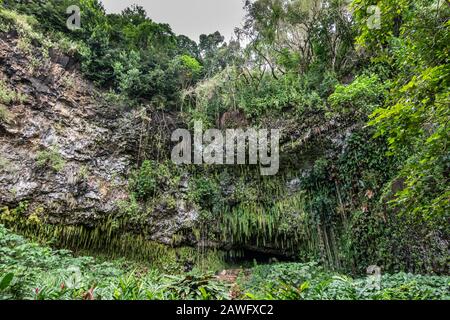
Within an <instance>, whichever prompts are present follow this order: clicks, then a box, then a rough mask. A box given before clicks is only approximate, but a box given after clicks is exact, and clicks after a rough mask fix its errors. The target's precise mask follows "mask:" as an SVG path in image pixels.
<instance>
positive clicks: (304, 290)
mask: <svg viewBox="0 0 450 320" xmlns="http://www.w3.org/2000/svg"><path fill="white" fill-rule="evenodd" d="M0 253H1V256H0V270H2V276H1V277H0V299H37V300H52V299H59V300H68V299H84V300H92V299H96V300H99V299H108V300H112V299H114V300H138V299H139V300H141V299H152V300H153V299H154V300H160V299H173V300H177V299H189V300H195V299H202V300H210V299H230V298H234V299H308V300H314V299H377V300H383V299H414V300H418V299H448V298H449V290H448V287H449V285H450V278H449V277H437V276H413V275H411V274H406V273H399V274H395V275H383V276H382V278H381V280H380V282H379V287H377V284H376V283H377V282H376V281H375V280H373V279H372V280H371V279H370V278H369V279H355V280H353V279H351V278H350V277H346V276H342V275H338V274H333V273H330V272H327V271H325V270H323V269H322V268H320V267H319V266H317V265H316V264H314V263H310V264H300V263H290V264H275V265H271V266H255V267H254V268H253V269H252V274H251V276H248V275H245V274H244V272H242V274H241V275H240V276H239V279H238V280H237V282H236V283H235V284H234V285H231V284H230V283H227V282H224V281H220V280H219V279H218V278H216V277H215V276H214V274H208V273H206V274H205V272H201V270H198V269H194V270H193V271H191V272H189V273H184V274H181V272H180V270H179V269H178V273H177V271H175V270H177V269H173V270H172V272H171V274H170V275H169V274H166V273H164V270H163V271H162V270H160V269H154V268H151V269H149V268H148V266H146V265H141V264H133V263H130V262H126V261H124V260H118V261H114V262H101V261H98V260H96V259H94V258H92V257H84V256H79V257H74V256H73V255H72V254H71V252H70V251H67V250H58V251H54V250H52V249H50V248H48V247H42V246H39V245H37V244H35V243H31V242H28V241H25V240H24V239H23V238H22V237H20V236H17V235H14V234H13V233H11V232H9V231H8V230H7V229H5V228H4V227H3V226H2V225H0ZM165 272H167V270H166V271H165Z"/></svg>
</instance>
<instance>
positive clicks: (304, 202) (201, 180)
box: [0, 0, 450, 299]
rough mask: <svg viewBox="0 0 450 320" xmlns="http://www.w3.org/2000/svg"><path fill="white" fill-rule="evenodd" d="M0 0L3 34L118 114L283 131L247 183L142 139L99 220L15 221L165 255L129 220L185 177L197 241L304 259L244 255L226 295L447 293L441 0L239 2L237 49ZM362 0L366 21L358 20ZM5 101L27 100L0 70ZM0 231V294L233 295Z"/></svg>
mask: <svg viewBox="0 0 450 320" xmlns="http://www.w3.org/2000/svg"><path fill="white" fill-rule="evenodd" d="M0 3H2V8H1V9H0V31H1V32H8V31H11V30H17V31H18V33H19V36H20V39H21V42H20V43H21V49H22V50H29V51H30V48H31V46H33V45H35V43H39V46H38V47H39V48H40V50H41V51H42V55H43V56H44V57H45V56H46V55H48V52H46V50H47V51H48V48H49V47H56V48H57V49H58V50H60V51H62V52H64V53H65V54H67V55H69V56H71V57H72V58H73V59H75V60H76V61H77V62H78V63H80V69H81V72H82V73H83V74H84V76H85V77H86V78H87V79H89V80H91V81H93V82H94V83H95V84H96V85H97V87H98V88H99V89H100V90H102V91H103V92H105V93H106V94H105V96H106V97H108V98H111V101H113V103H114V104H119V105H121V106H123V110H124V112H125V111H126V110H128V109H129V108H142V109H143V110H145V112H147V113H149V114H150V113H152V112H176V113H177V114H178V115H179V117H180V119H181V121H182V122H183V125H184V126H185V127H188V128H191V127H192V124H193V121H194V120H202V121H203V122H204V125H205V127H206V126H210V127H220V128H221V129H226V128H233V127H239V126H243V127H246V126H255V127H280V128H281V129H282V134H283V136H282V146H281V168H280V173H279V174H278V175H276V176H273V177H260V176H259V174H258V173H257V172H258V170H257V169H258V168H255V167H252V166H247V167H245V166H235V167H222V166H216V167H211V166H183V167H176V166H175V165H173V164H172V163H171V162H170V161H169V158H168V155H169V154H170V152H168V151H165V152H161V153H158V156H153V155H146V156H145V157H142V156H141V154H140V150H139V151H136V153H139V154H138V156H137V157H136V158H137V160H138V161H137V162H138V165H137V167H136V168H135V170H134V172H133V173H132V174H131V176H130V177H129V190H128V193H129V198H128V200H126V201H124V202H123V203H121V204H120V206H119V207H120V208H121V212H118V213H117V215H115V216H112V217H109V218H108V220H107V221H104V223H103V225H101V226H99V227H98V229H96V230H100V231H95V230H94V231H92V230H91V231H90V232H85V231H84V229H82V228H77V227H73V226H72V227H64V226H57V227H55V226H48V225H46V224H45V214H44V212H43V210H42V211H40V212H27V209H26V208H24V204H23V203H21V204H17V206H16V207H11V208H7V207H5V208H3V209H1V210H0V214H1V216H0V221H1V222H2V223H4V224H5V225H7V226H8V227H11V228H12V229H14V231H16V232H20V233H23V234H26V235H27V236H28V237H30V238H33V239H35V240H40V241H41V242H45V240H49V239H53V240H55V238H57V245H58V246H60V247H67V248H71V249H75V250H78V249H83V250H85V249H86V250H95V251H102V250H100V249H101V248H103V247H106V246H108V245H111V247H113V248H112V249H111V250H107V249H106V248H105V250H103V251H104V252H106V253H108V254H110V256H111V255H113V256H116V255H117V253H118V252H119V254H118V255H119V256H120V251H127V252H133V259H134V260H142V259H138V258H139V256H140V257H141V258H142V257H143V256H144V257H145V258H144V260H145V259H153V260H156V258H155V257H156V256H159V253H160V252H161V251H164V250H163V249H161V247H159V245H157V244H148V243H147V241H146V240H145V234H146V228H145V227H144V226H142V224H143V223H144V221H146V220H147V218H148V216H150V215H152V213H153V211H154V209H155V208H156V207H164V208H165V209H166V210H173V209H175V206H176V200H177V192H178V189H179V185H180V181H182V180H183V179H187V180H188V181H189V182H188V185H189V187H188V191H187V201H188V202H189V205H190V206H191V207H193V208H195V209H196V210H197V211H198V212H199V213H200V221H199V223H198V225H196V226H194V227H193V228H192V230H191V231H192V233H193V234H194V235H195V238H197V240H208V241H214V242H216V241H217V242H221V241H222V242H227V244H231V245H232V246H233V247H234V248H240V247H245V246H251V247H255V246H256V247H262V248H271V249H276V250H279V251H281V252H283V253H284V254H286V255H288V256H289V257H290V258H293V259H295V260H296V261H299V262H301V263H292V264H276V265H273V266H255V267H254V268H252V270H251V275H250V276H248V275H247V276H243V278H244V279H239V281H241V280H242V283H240V282H239V281H238V283H237V285H238V286H239V290H237V289H236V288H234V289H233V290H232V291H233V297H235V298H247V299H250V298H268V299H334V298H338V299H448V298H449V296H448V290H449V287H448V286H449V279H448V277H447V276H446V275H448V272H449V270H448V242H449V240H450V239H449V232H450V229H449V218H450V216H449V213H450V203H449V201H450V184H449V181H448V180H449V176H450V153H449V149H448V141H449V135H450V130H449V119H450V114H449V112H450V111H449V110H450V108H449V107H450V96H449V94H450V93H449V92H450V63H449V59H450V51H449V44H450V30H449V29H450V19H449V18H450V5H449V2H448V1H444V0H414V1H412V0H402V1H391V0H380V1H377V2H375V1H370V0H354V1H352V3H351V4H348V3H347V2H346V1H340V0H323V1H319V0H317V1H313V0H312V1H300V0H296V1H282V0H256V1H247V2H246V3H245V9H246V12H247V15H246V18H245V22H244V24H243V27H242V28H239V29H237V30H236V34H237V36H238V38H239V39H240V40H245V43H248V44H247V45H246V47H244V48H243V47H241V46H240V44H239V41H230V42H229V43H226V42H225V41H224V37H223V36H221V35H220V34H219V33H218V32H216V33H214V34H210V35H202V36H201V37H200V41H199V43H196V42H194V41H192V40H191V39H189V38H187V37H185V36H183V35H176V34H174V32H172V30H171V29H170V26H168V25H165V24H159V23H156V22H154V21H152V20H150V19H149V18H148V17H147V16H146V13H145V11H144V10H143V9H142V8H141V7H138V6H134V7H131V8H128V9H126V10H124V11H123V12H122V13H121V14H106V13H105V11H104V9H103V7H102V6H101V4H100V3H99V2H98V1H97V0H70V1H69V0H61V1H25V0H24V1H18V0H3V1H0ZM73 4H76V5H78V6H79V7H80V8H81V10H82V21H81V23H82V27H81V29H79V30H75V31H72V30H69V29H67V27H66V19H67V16H66V15H64V14H63V13H65V10H66V8H67V7H68V6H69V5H73ZM320 4H321V5H320ZM375 4H376V5H377V6H378V7H379V8H380V10H381V24H380V28H373V27H371V26H370V25H369V24H368V19H370V15H371V14H370V13H369V11H368V7H369V6H371V5H375ZM44 35H45V36H44ZM30 52H31V51H30ZM31 67H32V66H31ZM15 99H25V97H22V96H20V93H16V92H14V91H11V90H10V89H8V88H6V86H4V85H3V84H2V83H1V82H0V123H1V122H2V121H7V119H8V111H7V108H6V107H5V106H6V105H8V104H9V103H11V101H13V100H15ZM155 136H157V135H156V134H155ZM144 140H145V139H144ZM141 147H142V148H145V146H141ZM168 150H170V148H168ZM38 161H39V164H40V165H41V166H47V167H50V168H52V169H53V170H55V171H58V170H60V169H61V168H62V167H63V166H64V162H63V161H62V160H61V159H60V157H59V156H58V152H57V150H48V151H43V152H41V153H40V154H39V159H38ZM292 185H295V186H297V187H292ZM17 225H20V226H19V227H18V226H17ZM36 225H38V226H36ZM24 226H25V227H26V228H25V227H24ZM130 226H131V227H130ZM55 228H56V230H57V231H55ZM130 230H139V232H138V233H140V234H138V235H135V236H138V237H140V238H139V239H140V240H139V241H135V238H126V237H128V233H129V231H130ZM102 231H107V232H102ZM0 232H1V236H0V241H1V243H2V244H1V246H0V250H2V251H1V252H2V256H1V257H0V263H1V264H0V271H1V273H0V274H1V276H2V277H3V280H2V281H1V283H0V294H1V296H0V297H4V298H43V299H44V298H45V299H49V298H60V299H69V298H77V299H78V298H83V297H86V294H89V295H90V294H93V295H94V297H95V298H96V299H97V298H104V299H110V298H117V299H140V298H150V299H167V298H173V299H178V298H203V299H220V298H230V295H229V294H230V293H229V291H230V290H231V288H227V287H226V286H225V285H224V284H223V283H220V282H218V281H216V280H214V278H213V277H211V276H209V275H205V274H204V272H205V270H204V269H202V270H194V271H193V273H192V274H189V275H172V276H166V275H164V273H171V272H172V270H161V269H160V265H161V264H158V263H157V262H156V261H154V262H155V263H154V266H153V267H154V269H152V271H148V270H146V271H145V272H144V271H142V270H141V267H142V266H140V265H139V266H134V265H133V264H132V263H131V262H127V263H125V262H123V261H122V262H118V263H113V264H105V265H103V264H98V263H97V262H95V261H94V260H92V259H91V258H83V257H76V258H74V257H72V256H71V255H70V254H69V252H67V251H51V250H50V249H48V248H43V247H40V246H38V245H35V244H30V243H28V242H25V241H24V240H23V239H22V238H20V237H18V236H14V235H12V234H11V233H9V232H8V231H6V229H4V228H1V229H0ZM100 233H101V234H104V235H105V236H103V237H104V238H100V236H99V234H100ZM123 233H126V237H125V236H124V235H123ZM55 235H56V237H55ZM179 236H180V237H181V236H182V235H179ZM122 237H123V238H122ZM176 240H177V239H174V243H177V241H176ZM14 242H17V243H20V245H14V244H13V243H14ZM137 247H139V248H140V249H142V248H144V250H140V249H139V248H137ZM121 248H122V250H121ZM123 248H127V250H123ZM143 251H144V252H146V253H142V252H143ZM34 254H35V255H36V256H44V257H45V259H44V260H43V261H37V260H33V256H34ZM175 256H176V254H175V253H173V252H171V253H170V254H168V258H167V261H169V260H171V259H172V260H176V258H174V257H175ZM136 258H137V259H136ZM196 259H197V258H196ZM199 259H201V257H200V258H199ZM211 260H214V259H213V258H211ZM214 261H215V262H217V261H216V260H214ZM310 261H317V263H318V264H317V265H316V264H311V263H309V262H310ZM121 264H125V265H121ZM68 265H75V266H77V267H80V268H81V270H82V271H83V279H82V283H81V284H80V286H79V287H76V288H73V289H67V288H66V287H65V286H63V287H60V285H61V283H63V280H62V279H65V277H66V276H68V275H67V274H66V273H65V272H66V271H65V269H66V267H67V266H68ZM372 265H378V266H380V267H382V270H383V276H382V281H381V288H379V289H373V288H369V289H368V288H367V287H366V284H367V279H362V278H361V276H362V275H363V274H365V272H366V269H367V267H369V266H372ZM216 266H217V264H216ZM133 268H137V269H135V270H133ZM173 269H176V268H173ZM207 269H208V268H207ZM212 269H214V268H212ZM48 270H52V271H51V273H50V274H49V273H48V272H47V271H48ZM330 270H332V271H330ZM214 271H217V270H214ZM385 272H389V273H391V275H388V274H385ZM338 273H342V274H352V276H354V277H355V278H356V279H352V278H350V277H348V276H341V275H338ZM410 273H414V274H428V275H427V276H419V275H412V274H410ZM10 274H11V275H12V278H11V276H10ZM438 275H441V276H438ZM33 288H34V289H33ZM35 288H38V290H36V292H35V291H33V290H35ZM90 289H93V290H94V291H93V293H92V292H91V293H89V292H90V291H89V290H90Z"/></svg>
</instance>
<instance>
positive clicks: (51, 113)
mask: <svg viewBox="0 0 450 320" xmlns="http://www.w3.org/2000/svg"><path fill="white" fill-rule="evenodd" d="M29 59H30V58H29V57H27V56H26V55H24V54H22V53H21V52H20V51H19V50H18V48H17V39H16V38H15V36H14V35H11V34H9V35H5V34H0V79H1V80H2V82H3V83H4V84H5V85H6V87H7V88H8V90H10V91H11V92H16V93H20V94H21V95H23V96H24V98H23V99H20V101H19V99H16V100H17V101H12V102H11V103H9V104H8V105H5V106H4V108H6V110H7V113H8V115H9V116H8V119H7V120H4V121H3V120H0V207H3V206H8V207H10V208H11V207H14V206H16V205H17V204H18V203H19V202H21V201H27V202H28V203H29V211H30V212H33V211H34V210H36V209H37V208H39V209H41V210H40V212H43V215H44V216H45V219H46V221H47V222H49V223H65V224H78V225H86V226H93V225H95V223H96V222H98V221H100V220H101V219H102V218H105V217H107V216H109V215H111V214H115V213H116V212H117V211H118V210H119V202H120V201H123V200H127V199H128V196H129V195H128V192H127V187H128V186H127V184H128V182H127V178H128V176H129V173H130V171H131V170H132V168H134V167H135V165H136V163H137V162H138V161H139V157H140V156H141V154H140V152H142V153H144V155H143V156H146V154H145V153H146V152H147V151H146V150H143V151H142V150H139V140H140V134H141V133H142V128H143V125H142V123H143V121H142V117H140V114H139V113H138V112H137V111H132V110H130V111H124V110H119V107H117V106H114V105H107V104H106V103H105V102H104V100H103V99H102V97H101V94H100V93H99V92H97V91H96V90H95V88H94V87H93V86H92V85H90V84H89V83H87V82H86V81H85V80H83V79H82V77H81V76H80V75H79V74H78V73H77V71H76V70H73V68H72V67H73V66H74V65H75V62H73V61H72V60H71V59H72V58H70V57H66V56H64V55H61V54H58V53H57V52H56V51H54V50H51V52H50V59H44V58H42V63H41V64H40V66H39V68H38V69H37V70H31V69H30V68H29V66H30V60H29ZM166 122H170V120H167V119H166ZM144 129H148V124H147V127H144ZM169 138H170V135H169ZM136 150H139V151H136ZM147 153H148V152H147ZM176 207H177V208H176V209H175V210H172V211H169V213H168V212H167V210H165V208H157V209H156V212H155V214H154V215H151V218H150V219H149V221H148V223H149V225H150V228H151V230H153V231H154V232H153V233H152V234H151V235H150V237H151V239H152V240H155V241H159V242H162V243H170V242H171V239H172V237H173V235H174V234H175V233H177V232H179V231H180V230H182V229H184V228H186V227H189V226H190V225H192V223H193V222H194V221H195V220H196V219H197V213H196V212H195V211H193V210H189V209H187V208H186V204H185V203H184V202H183V201H182V200H180V201H178V203H177V206H176ZM42 209H43V210H42Z"/></svg>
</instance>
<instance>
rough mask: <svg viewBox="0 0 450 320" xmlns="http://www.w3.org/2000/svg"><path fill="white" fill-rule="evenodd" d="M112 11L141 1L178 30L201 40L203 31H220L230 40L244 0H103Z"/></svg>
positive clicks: (159, 19) (151, 13) (154, 16)
mask: <svg viewBox="0 0 450 320" xmlns="http://www.w3.org/2000/svg"><path fill="white" fill-rule="evenodd" d="M101 2H103V5H104V6H105V9H106V11H107V12H108V13H119V12H121V11H122V10H123V9H124V8H126V7H128V6H130V5H132V4H138V5H140V6H142V7H144V8H145V10H146V11H147V14H148V16H149V17H150V18H151V19H152V20H153V21H156V22H160V23H168V24H170V25H171V27H172V30H173V31H174V32H175V33H177V34H184V35H186V36H188V37H189V38H191V39H192V40H195V41H197V42H198V38H199V36H200V35H201V34H202V33H206V34H209V33H213V32H215V31H220V33H221V34H222V35H223V36H225V38H226V39H227V40H229V39H230V38H231V36H232V35H233V34H234V28H235V27H237V26H240V25H241V23H242V19H243V17H244V14H245V12H244V10H243V8H242V7H243V6H244V4H243V0H120V1H119V0H101Z"/></svg>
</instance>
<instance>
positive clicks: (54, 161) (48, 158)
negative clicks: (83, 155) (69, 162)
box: [36, 147, 66, 172]
mask: <svg viewBox="0 0 450 320" xmlns="http://www.w3.org/2000/svg"><path fill="white" fill-rule="evenodd" d="M36 162H37V164H38V166H40V167H49V168H51V169H53V170H54V171H56V172H59V171H61V170H62V169H64V166H65V165H66V162H65V161H64V159H63V158H62V157H61V155H60V154H59V152H58V151H57V150H56V148H55V147H51V148H49V149H48V150H44V151H39V152H38V154H37V157H36Z"/></svg>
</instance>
